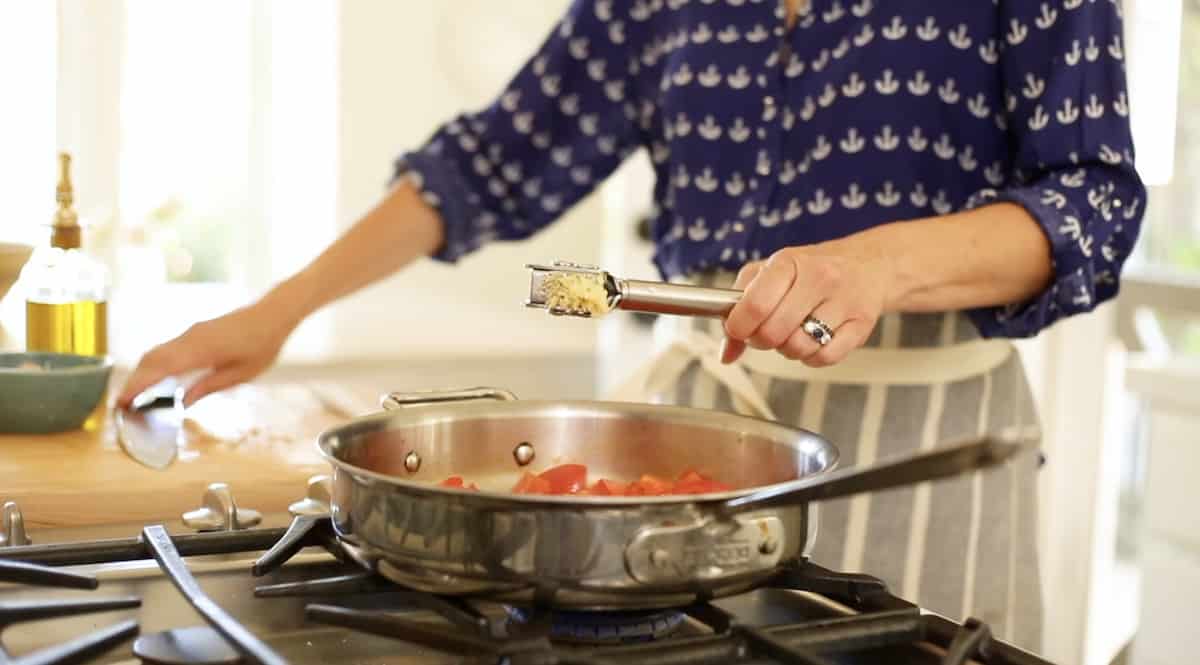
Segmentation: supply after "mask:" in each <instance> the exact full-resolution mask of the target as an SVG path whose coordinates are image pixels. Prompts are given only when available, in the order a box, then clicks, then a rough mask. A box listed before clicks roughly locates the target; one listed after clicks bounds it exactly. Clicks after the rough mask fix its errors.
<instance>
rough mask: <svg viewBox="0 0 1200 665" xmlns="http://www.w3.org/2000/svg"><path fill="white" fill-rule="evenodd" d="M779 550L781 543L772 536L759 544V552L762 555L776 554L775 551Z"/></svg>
mask: <svg viewBox="0 0 1200 665" xmlns="http://www.w3.org/2000/svg"><path fill="white" fill-rule="evenodd" d="M777 549H779V541H778V540H776V539H775V538H773V537H770V536H768V537H767V538H766V539H764V540H763V541H762V542H761V543H759V544H758V551H759V553H760V554H765V555H771V554H774V553H775V550H777Z"/></svg>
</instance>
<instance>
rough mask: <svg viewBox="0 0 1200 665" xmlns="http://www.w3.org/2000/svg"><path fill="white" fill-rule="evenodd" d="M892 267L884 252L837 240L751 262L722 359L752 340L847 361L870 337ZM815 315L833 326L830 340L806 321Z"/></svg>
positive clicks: (826, 361) (823, 360) (793, 354)
mask: <svg viewBox="0 0 1200 665" xmlns="http://www.w3.org/2000/svg"><path fill="white" fill-rule="evenodd" d="M890 273H891V265H890V262H889V261H888V260H887V259H886V258H884V257H883V256H870V255H863V254H862V253H860V252H851V251H849V248H847V247H846V246H845V243H839V242H837V241H835V242H831V243H824V244H821V245H812V246H804V247H788V248H785V249H781V250H779V251H778V252H775V253H774V254H773V255H771V257H770V258H769V259H767V260H766V261H756V262H754V263H748V264H746V265H745V266H744V267H743V268H742V270H741V272H740V273H738V277H737V281H736V282H735V283H734V288H736V289H743V290H744V294H743V296H742V299H741V301H740V302H738V304H737V305H735V306H734V308H733V310H732V311H731V312H730V313H729V316H728V317H726V319H725V334H726V340H725V342H724V344H723V347H722V351H721V362H723V363H731V362H733V361H735V360H737V359H738V358H739V357H741V355H742V353H743V352H744V351H745V349H746V346H747V345H749V346H751V347H754V348H756V349H774V350H776V351H778V352H779V353H781V354H783V355H784V356H786V357H787V358H790V359H792V360H799V361H801V362H803V363H805V364H806V365H811V366H813V367H822V366H826V365H832V364H834V363H836V362H839V361H841V360H842V359H843V358H845V357H846V354H848V353H850V352H851V351H853V350H854V349H856V348H858V347H860V346H862V345H863V343H864V342H866V341H867V338H868V337H870V335H871V330H872V329H874V327H875V322H876V321H878V320H879V317H880V315H881V314H882V313H883V311H884V307H885V300H886V298H887V294H888V284H889V282H890V280H891V275H890ZM810 316H811V317H813V318H815V319H817V320H819V321H821V322H822V323H824V324H825V325H826V326H828V328H829V329H830V330H832V331H833V338H832V339H831V340H829V341H828V343H827V344H825V345H824V346H822V345H821V344H819V343H818V342H817V340H816V339H814V337H813V336H812V335H810V334H809V333H808V332H807V331H806V330H805V329H804V322H805V320H806V319H808V317H810Z"/></svg>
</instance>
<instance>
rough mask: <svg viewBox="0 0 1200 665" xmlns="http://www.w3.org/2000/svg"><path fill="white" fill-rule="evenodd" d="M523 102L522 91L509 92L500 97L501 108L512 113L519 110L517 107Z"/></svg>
mask: <svg viewBox="0 0 1200 665" xmlns="http://www.w3.org/2000/svg"><path fill="white" fill-rule="evenodd" d="M520 102H521V91H520V90H509V91H508V92H506V93H504V94H503V95H501V96H500V108H502V109H504V110H505V111H508V112H509V113H512V112H513V111H516V110H517V105H518V104H519V103H520Z"/></svg>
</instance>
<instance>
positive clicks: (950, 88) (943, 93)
mask: <svg viewBox="0 0 1200 665" xmlns="http://www.w3.org/2000/svg"><path fill="white" fill-rule="evenodd" d="M938 97H941V98H942V101H943V102H945V103H947V104H957V103H958V100H959V97H960V95H959V92H958V90H957V89H955V87H954V79H952V78H948V79H946V82H945V83H943V84H942V85H940V86H938Z"/></svg>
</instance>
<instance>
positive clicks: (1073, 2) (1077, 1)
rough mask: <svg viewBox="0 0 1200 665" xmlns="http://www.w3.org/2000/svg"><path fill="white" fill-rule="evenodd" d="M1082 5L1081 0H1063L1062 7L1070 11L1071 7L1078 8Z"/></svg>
mask: <svg viewBox="0 0 1200 665" xmlns="http://www.w3.org/2000/svg"><path fill="white" fill-rule="evenodd" d="M1082 6H1083V0H1063V7H1064V8H1065V9H1066V10H1067V11H1071V10H1072V9H1079V8H1080V7H1082Z"/></svg>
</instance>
